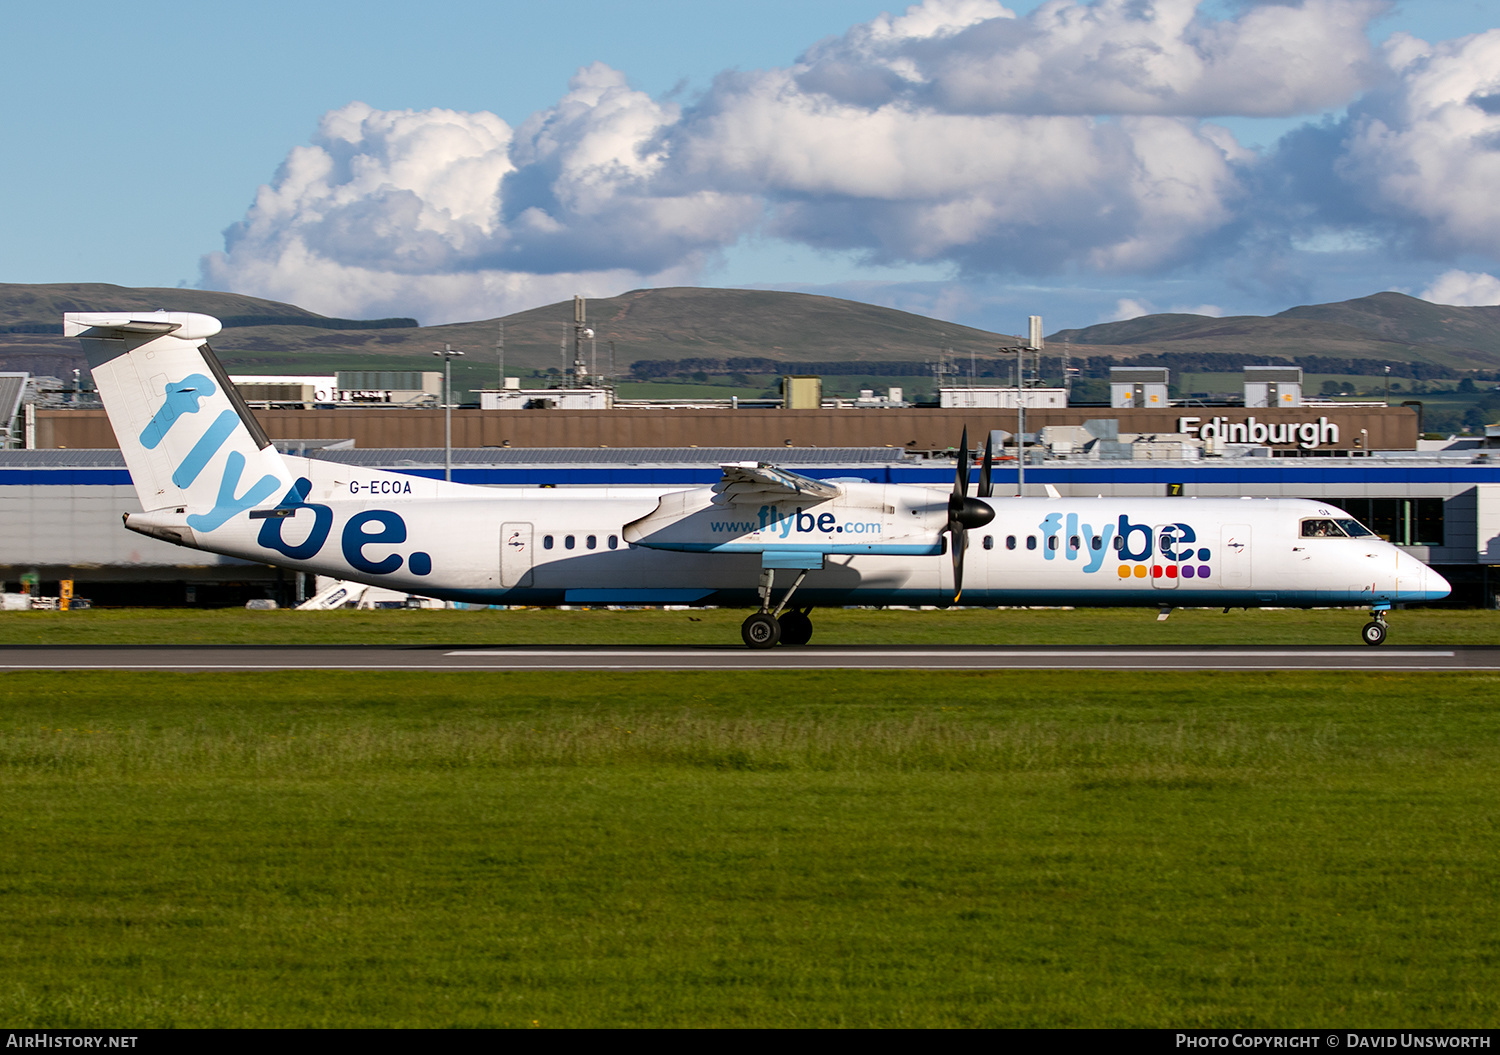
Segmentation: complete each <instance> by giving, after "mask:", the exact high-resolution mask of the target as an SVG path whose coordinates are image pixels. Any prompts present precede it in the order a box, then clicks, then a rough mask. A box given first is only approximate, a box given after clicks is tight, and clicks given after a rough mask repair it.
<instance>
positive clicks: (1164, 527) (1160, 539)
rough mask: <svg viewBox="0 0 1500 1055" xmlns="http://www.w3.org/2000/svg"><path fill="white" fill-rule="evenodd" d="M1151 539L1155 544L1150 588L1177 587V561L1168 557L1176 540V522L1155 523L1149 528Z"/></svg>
mask: <svg viewBox="0 0 1500 1055" xmlns="http://www.w3.org/2000/svg"><path fill="white" fill-rule="evenodd" d="M1151 538H1152V541H1153V542H1154V543H1155V544H1156V556H1155V558H1154V559H1153V560H1152V561H1151V588H1152V589H1153V590H1175V589H1177V574H1178V565H1177V562H1176V561H1174V560H1172V558H1170V557H1168V556H1167V554H1168V553H1169V552H1172V551H1173V550H1172V547H1173V544H1174V543H1175V542H1176V541H1177V525H1176V524H1157V525H1156V526H1155V527H1153V528H1152V529H1151Z"/></svg>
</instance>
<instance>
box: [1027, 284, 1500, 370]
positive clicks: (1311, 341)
mask: <svg viewBox="0 0 1500 1055" xmlns="http://www.w3.org/2000/svg"><path fill="white" fill-rule="evenodd" d="M1049 339H1050V340H1051V341H1053V342H1054V343H1067V344H1070V345H1077V346H1083V347H1079V348H1077V349H1076V350H1075V353H1074V354H1077V355H1081V356H1082V355H1091V354H1092V355H1109V354H1112V355H1116V356H1120V355H1127V356H1140V355H1148V354H1154V355H1161V356H1169V355H1175V356H1179V357H1186V356H1189V355H1194V356H1200V355H1205V354H1220V355H1229V356H1234V357H1236V358H1239V359H1243V360H1244V361H1245V362H1255V361H1256V360H1257V359H1258V358H1261V357H1265V356H1278V357H1283V358H1288V359H1303V358H1307V357H1337V358H1348V359H1369V360H1379V361H1386V362H1417V363H1426V364H1430V365H1432V366H1434V367H1445V368H1452V369H1456V370H1494V369H1495V368H1496V367H1500V307H1472V308H1469V307H1456V306H1454V305H1448V304H1429V303H1428V302H1427V301H1425V300H1418V299H1417V298H1415V297H1408V296H1406V295H1405V294H1402V293H1376V294H1374V295H1373V296H1369V297H1360V298H1358V299H1355V300H1346V301H1341V302H1339V303H1335V304H1310V305H1303V306H1300V307H1296V308H1289V309H1287V310H1286V311H1283V312H1280V313H1279V314H1276V315H1272V316H1269V317H1263V316H1259V315H1236V316H1230V317H1228V318H1212V317H1210V316H1207V315H1146V316H1142V317H1141V318H1138V319H1129V320H1127V321H1125V322H1109V323H1102V324H1100V325H1098V326H1088V327H1085V328H1082V329H1075V330H1061V331H1059V332H1058V333H1055V334H1053V335H1052V337H1051V338H1049Z"/></svg>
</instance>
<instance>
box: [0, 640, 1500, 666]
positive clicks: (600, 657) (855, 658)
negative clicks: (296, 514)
mask: <svg viewBox="0 0 1500 1055" xmlns="http://www.w3.org/2000/svg"><path fill="white" fill-rule="evenodd" d="M23 670H31V671H36V670H53V671H67V670H80V671H82V670H114V671H175V672H182V673H211V672H216V671H286V670H328V671H367V672H377V671H415V672H430V673H437V672H470V673H504V672H506V671H521V670H532V671H584V670H595V671H669V670H712V671H720V670H923V671H934V670H980V671H983V670H1073V671H1078V670H1099V671H1104V670H1177V671H1278V670H1305V671H1310V670H1359V671H1391V672H1398V671H1399V672H1413V671H1449V672H1454V671H1474V672H1497V671H1500V647H1493V648H1492V647H1487V646H1447V647H1444V646H1431V647H1414V648H1388V647H1381V648H1370V647H1367V646H1363V645H1351V646H1347V647H1329V646H1307V647H1287V646H1269V645H1268V646H1243V647H1241V646H1205V647H1200V648H1193V647H1185V646H1162V647H1155V648H1151V647H1124V646H1113V647H1109V646H1106V647H1086V646H1056V647H1027V646H963V645H951V646H943V645H938V646H933V645H926V646H916V645H894V646H885V645H858V646H839V645H825V646H817V645H810V646H805V647H802V648H776V649H771V650H769V651H751V650H750V649H747V648H738V647H729V646H724V647H717V646H715V647H708V646H704V647H691V648H683V647H673V646H639V647H618V646H613V647H610V646H600V647H592V646H587V645H580V646H551V647H538V646H515V647H474V646H452V645H397V646H390V645H363V646H359V645H295V646H276V645H229V646H225V645H187V646H181V645H179V646H171V645H114V646H103V647H100V646H91V645H46V646H33V645H7V646H0V671H23Z"/></svg>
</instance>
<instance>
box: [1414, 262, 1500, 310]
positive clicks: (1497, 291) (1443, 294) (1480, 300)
mask: <svg viewBox="0 0 1500 1055" xmlns="http://www.w3.org/2000/svg"><path fill="white" fill-rule="evenodd" d="M1417 295H1418V296H1419V297H1421V298H1422V299H1423V300H1426V301H1431V302H1432V303H1433V304H1457V305H1462V306H1464V307H1476V306H1483V305H1489V304H1500V278H1496V277H1495V276H1494V275H1488V274H1485V273H1484V272H1482V271H1480V272H1474V271H1458V270H1453V271H1444V272H1443V273H1442V274H1441V275H1439V276H1438V277H1437V278H1435V279H1433V281H1432V285H1430V286H1428V287H1427V288H1426V289H1424V290H1423V291H1422V292H1421V293H1419V294H1417Z"/></svg>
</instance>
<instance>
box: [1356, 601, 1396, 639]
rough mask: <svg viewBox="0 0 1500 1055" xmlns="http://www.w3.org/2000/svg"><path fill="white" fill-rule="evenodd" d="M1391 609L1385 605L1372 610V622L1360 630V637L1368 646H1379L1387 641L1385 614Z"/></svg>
mask: <svg viewBox="0 0 1500 1055" xmlns="http://www.w3.org/2000/svg"><path fill="white" fill-rule="evenodd" d="M1388 607H1390V606H1389V605H1385V606H1382V607H1379V608H1372V609H1370V621H1369V622H1368V623H1366V624H1365V625H1364V626H1363V627H1361V628H1360V631H1359V636H1360V638H1361V639H1362V640H1363V641H1364V643H1365V644H1367V645H1378V644H1381V643H1382V642H1383V641H1385V631H1386V625H1385V613H1386V609H1387V608H1388Z"/></svg>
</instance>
